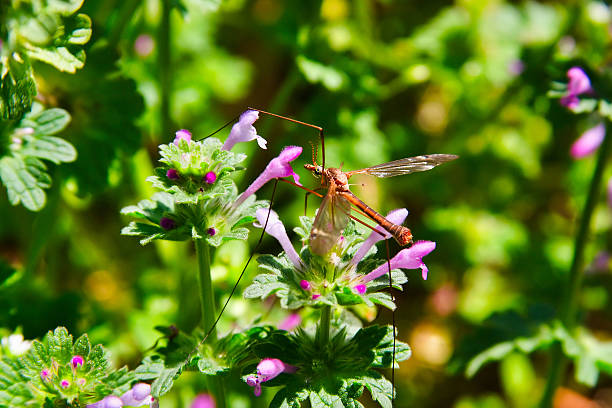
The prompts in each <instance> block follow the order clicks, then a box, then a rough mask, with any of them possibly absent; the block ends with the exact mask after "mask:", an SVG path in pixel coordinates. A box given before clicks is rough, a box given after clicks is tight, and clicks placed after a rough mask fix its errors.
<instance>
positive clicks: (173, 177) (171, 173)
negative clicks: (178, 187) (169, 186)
mask: <svg viewBox="0 0 612 408" xmlns="http://www.w3.org/2000/svg"><path fill="white" fill-rule="evenodd" d="M166 177H168V178H169V179H170V180H178V179H179V174H178V171H176V170H174V169H169V170H168V171H167V172H166Z"/></svg>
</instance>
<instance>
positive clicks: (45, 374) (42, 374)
mask: <svg viewBox="0 0 612 408" xmlns="http://www.w3.org/2000/svg"><path fill="white" fill-rule="evenodd" d="M50 377H51V370H48V369H46V368H45V369H44V370H42V371H41V372H40V378H41V379H42V380H43V381H47V380H48V379H49V378H50Z"/></svg>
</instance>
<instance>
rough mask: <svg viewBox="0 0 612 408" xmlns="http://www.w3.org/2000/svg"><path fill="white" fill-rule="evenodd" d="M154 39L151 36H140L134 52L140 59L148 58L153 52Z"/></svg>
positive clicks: (135, 43) (135, 42)
mask: <svg viewBox="0 0 612 408" xmlns="http://www.w3.org/2000/svg"><path fill="white" fill-rule="evenodd" d="M154 45H155V44H154V43H153V38H152V37H151V36H150V35H149V34H140V35H139V36H138V38H136V41H134V51H136V54H138V56H139V57H142V58H144V57H147V56H149V55H150V54H151V53H152V52H153V47H154Z"/></svg>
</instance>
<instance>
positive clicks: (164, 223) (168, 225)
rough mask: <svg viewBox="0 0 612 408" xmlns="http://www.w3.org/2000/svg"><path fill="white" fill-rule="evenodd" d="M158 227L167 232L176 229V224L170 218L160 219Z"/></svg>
mask: <svg viewBox="0 0 612 408" xmlns="http://www.w3.org/2000/svg"><path fill="white" fill-rule="evenodd" d="M159 226H160V227H162V228H163V229H165V230H166V231H168V230H171V229H174V228H176V222H175V221H174V220H173V219H172V218H167V217H162V219H161V220H159Z"/></svg>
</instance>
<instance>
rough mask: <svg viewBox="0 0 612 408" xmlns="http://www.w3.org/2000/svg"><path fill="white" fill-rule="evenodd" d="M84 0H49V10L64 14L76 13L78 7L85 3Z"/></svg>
mask: <svg viewBox="0 0 612 408" xmlns="http://www.w3.org/2000/svg"><path fill="white" fill-rule="evenodd" d="M83 1H84V0H47V10H49V11H51V12H53V13H58V14H63V15H70V14H74V13H76V11H77V10H78V9H80V8H81V6H82V5H83Z"/></svg>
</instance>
